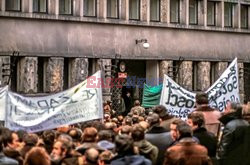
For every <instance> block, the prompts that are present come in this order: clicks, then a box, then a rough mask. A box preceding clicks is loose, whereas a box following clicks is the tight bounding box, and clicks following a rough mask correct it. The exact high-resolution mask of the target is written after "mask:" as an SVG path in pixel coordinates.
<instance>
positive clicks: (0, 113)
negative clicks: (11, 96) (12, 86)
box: [0, 86, 8, 121]
mask: <svg viewBox="0 0 250 165" xmlns="http://www.w3.org/2000/svg"><path fill="white" fill-rule="evenodd" d="M7 91H8V86H5V87H2V88H0V121H4V118H5V108H6V107H5V105H6V95H7Z"/></svg>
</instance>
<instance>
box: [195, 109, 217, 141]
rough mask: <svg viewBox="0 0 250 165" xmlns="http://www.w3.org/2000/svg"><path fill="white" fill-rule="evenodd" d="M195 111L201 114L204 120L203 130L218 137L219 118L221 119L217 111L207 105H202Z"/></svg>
mask: <svg viewBox="0 0 250 165" xmlns="http://www.w3.org/2000/svg"><path fill="white" fill-rule="evenodd" d="M195 111H199V112H202V113H203V115H204V118H205V128H206V129H207V130H208V131H209V132H212V133H213V134H214V135H215V136H216V137H218V133H219V130H220V121H219V118H220V117H221V113H220V112H219V111H218V110H216V109H214V108H211V107H210V106H209V105H202V106H200V107H199V108H196V109H195Z"/></svg>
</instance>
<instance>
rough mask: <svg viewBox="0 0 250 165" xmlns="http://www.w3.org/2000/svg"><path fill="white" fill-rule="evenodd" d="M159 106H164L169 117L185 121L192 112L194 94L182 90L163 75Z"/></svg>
mask: <svg viewBox="0 0 250 165" xmlns="http://www.w3.org/2000/svg"><path fill="white" fill-rule="evenodd" d="M160 105H164V106H165V107H166V108H167V110H168V113H169V114H170V115H173V116H175V117H178V118H182V119H185V118H187V115H188V114H189V113H191V112H192V111H193V108H194V105H195V94H194V93H192V92H189V91H187V90H186V89H184V88H182V87H181V86H180V85H178V84H177V83H176V82H174V80H172V79H171V78H170V77H168V76H167V75H164V81H163V86H162V91H161V99H160Z"/></svg>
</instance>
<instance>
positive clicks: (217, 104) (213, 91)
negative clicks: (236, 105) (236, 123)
mask: <svg viewBox="0 0 250 165" xmlns="http://www.w3.org/2000/svg"><path fill="white" fill-rule="evenodd" d="M206 93H207V94H208V98H209V104H210V106H211V107H214V108H216V109H218V110H219V111H220V112H223V110H224V109H225V108H226V105H227V103H228V102H240V95H239V78H238V64H237V58H235V59H234V60H233V62H232V63H231V64H230V65H229V66H228V68H227V69H226V70H225V71H224V72H223V74H222V75H221V76H220V78H219V79H218V80H217V81H216V82H215V83H214V84H213V85H212V86H211V87H210V88H209V89H208V90H207V91H206Z"/></svg>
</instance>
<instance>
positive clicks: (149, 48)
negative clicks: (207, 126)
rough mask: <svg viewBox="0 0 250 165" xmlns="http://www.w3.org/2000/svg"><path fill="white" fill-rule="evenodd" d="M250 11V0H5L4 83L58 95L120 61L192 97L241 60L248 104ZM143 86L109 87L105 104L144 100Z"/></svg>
mask: <svg viewBox="0 0 250 165" xmlns="http://www.w3.org/2000/svg"><path fill="white" fill-rule="evenodd" d="M249 6H250V1H248V0H0V66H1V67H2V69H1V70H0V83H1V85H6V84H9V85H10V87H11V89H12V90H13V91H16V92H19V93H23V94H29V95H33V94H34V95H43V94H46V93H54V92H58V91H62V90H64V89H67V88H69V87H72V86H73V85H75V84H77V83H79V82H80V81H82V80H84V79H86V77H87V76H89V75H91V74H93V73H94V72H95V71H97V70H99V69H102V70H103V72H104V74H106V75H108V74H112V71H111V70H112V65H114V64H115V61H116V60H115V59H118V60H119V63H120V62H121V61H123V64H124V65H125V66H126V69H125V71H124V72H126V73H127V75H128V76H129V77H131V76H136V81H139V80H138V78H146V79H152V78H154V79H155V80H156V81H154V82H153V84H152V85H157V84H159V83H160V81H161V79H160V78H162V77H163V75H164V74H168V75H170V76H171V77H172V78H173V79H175V81H176V82H177V83H179V84H180V85H182V86H183V87H185V88H186V89H188V90H190V91H201V90H203V91H204V90H206V89H208V87H210V85H212V83H213V82H214V81H215V80H216V79H217V78H218V77H219V76H220V75H221V73H222V72H223V71H224V70H225V69H226V68H227V66H228V64H229V62H231V61H232V60H233V59H234V58H235V57H238V65H239V68H240V69H239V79H240V81H239V82H240V94H241V100H242V102H243V100H244V101H248V100H249V99H250V85H249V79H250V47H249V43H250V26H249V25H250V11H249ZM145 43H146V44H145ZM119 63H117V64H119ZM104 70H106V71H104ZM110 71H111V72H110ZM118 71H119V69H118ZM143 81H145V80H143ZM136 84H137V85H136V86H135V87H133V88H129V89H128V88H124V87H125V86H127V85H128V84H127V83H126V81H125V82H123V83H122V85H123V86H124V87H123V88H122V87H121V88H113V89H104V90H103V91H104V92H103V95H104V99H110V98H111V97H112V99H113V100H115V99H116V100H117V99H118V98H119V96H120V95H122V94H125V93H126V92H127V91H128V90H129V91H130V92H131V93H132V96H133V98H134V99H136V98H140V97H141V95H142V89H141V88H140V87H138V82H137V83H136Z"/></svg>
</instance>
